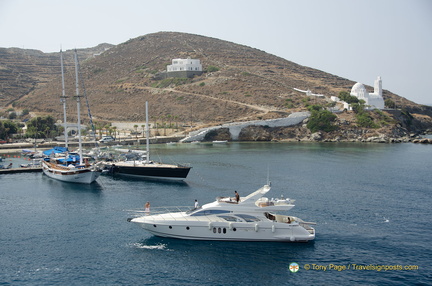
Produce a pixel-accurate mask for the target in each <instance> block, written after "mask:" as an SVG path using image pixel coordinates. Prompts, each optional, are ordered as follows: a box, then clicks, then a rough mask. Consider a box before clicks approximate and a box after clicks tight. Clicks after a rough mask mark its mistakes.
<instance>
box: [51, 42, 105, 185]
mask: <svg viewBox="0 0 432 286" xmlns="http://www.w3.org/2000/svg"><path fill="white" fill-rule="evenodd" d="M60 59H61V68H62V69H61V70H62V87H63V96H62V97H61V99H62V102H63V108H64V114H66V96H65V95H64V90H65V88H64V73H63V53H62V52H61V51H60ZM75 74H76V100H77V112H78V123H77V127H78V139H79V155H78V156H74V157H71V156H70V155H69V156H65V157H63V158H59V157H57V158H56V157H55V156H54V155H55V153H56V151H54V150H55V148H54V149H52V150H50V151H49V152H51V153H49V154H50V158H47V160H43V161H42V171H43V173H44V174H45V175H47V176H48V177H50V178H52V179H56V180H59V181H63V182H71V183H81V184H90V183H93V182H94V181H96V179H97V178H98V177H99V175H100V174H101V172H102V171H101V170H100V168H99V166H98V164H91V163H89V161H88V160H85V161H84V160H83V155H82V138H81V123H80V122H81V116H80V105H81V102H80V97H81V96H80V94H79V88H78V87H79V85H78V56H77V52H76V50H75ZM64 122H65V140H66V141H65V142H66V147H65V148H64V150H63V149H62V150H58V151H59V152H58V153H60V152H67V150H68V149H67V131H66V115H65V120H64Z"/></svg>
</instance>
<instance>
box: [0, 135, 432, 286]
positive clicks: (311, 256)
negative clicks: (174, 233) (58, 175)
mask: <svg viewBox="0 0 432 286" xmlns="http://www.w3.org/2000/svg"><path fill="white" fill-rule="evenodd" d="M152 147H153V146H152ZM153 150H154V152H153V158H154V159H157V157H158V155H159V156H160V157H161V158H162V159H163V160H164V161H165V162H181V163H183V162H188V163H191V164H192V166H193V169H192V171H191V173H190V175H189V177H188V179H187V180H186V181H185V182H184V183H161V182H147V181H142V180H132V179H121V178H111V177H100V178H99V179H98V183H96V184H93V185H91V186H84V185H74V184H67V183H62V182H57V181H54V180H52V179H49V178H47V177H46V176H43V175H42V174H10V175H0V186H1V187H0V214H1V222H0V285H330V284H332V285H334V284H340V285H352V284H361V285H371V284H373V285H430V284H431V283H432V271H431V257H432V244H431V240H432V239H431V238H432V226H431V222H430V220H431V213H432V212H431V209H432V207H431V206H432V199H431V193H432V184H431V183H432V180H431V170H432V162H431V158H432V146H426V145H415V144H395V145H388V144H368V145H364V144H296V143H292V144H291V143H290V144H282V143H236V144H228V145H226V146H212V145H181V146H165V145H161V146H154V148H153ZM268 173H269V177H270V180H271V181H272V190H271V191H270V193H268V196H270V197H272V196H273V197H279V196H280V195H281V194H284V196H285V197H290V198H294V199H296V200H297V201H296V207H295V208H294V209H293V210H292V211H291V213H292V214H293V215H296V216H299V217H300V218H303V219H304V220H306V221H316V222H317V223H318V225H317V226H316V229H317V237H316V240H315V241H314V242H313V243H308V244H296V243H294V244H293V243H249V242H247V243H246V242H245V243H243V242H197V241H182V240H175V239H162V238H157V237H154V236H151V235H150V234H149V233H147V232H145V231H144V230H142V229H140V228H139V227H138V226H136V225H134V224H131V223H128V222H127V221H126V219H127V218H128V217H129V216H130V213H129V212H128V210H130V209H137V208H142V207H143V205H144V203H145V202H146V201H150V202H151V204H152V207H156V206H173V205H190V206H193V202H194V200H195V199H198V201H199V202H200V204H204V203H207V202H211V201H213V200H214V199H215V197H216V196H220V195H222V196H229V195H232V194H233V192H234V190H237V191H238V192H239V193H240V195H243V196H244V195H247V194H249V193H250V192H252V191H255V190H256V189H258V188H260V187H261V186H262V185H263V184H264V183H265V182H266V181H267V174H268ZM292 262H296V263H298V264H299V266H300V270H299V271H298V272H296V273H291V272H290V271H289V265H290V263H292ZM354 264H356V265H360V266H362V267H364V266H369V268H371V267H375V266H376V265H386V266H391V267H393V268H392V269H395V266H399V265H400V266H402V267H405V266H412V267H411V268H414V269H415V268H418V269H416V270H388V271H385V270H384V269H382V270H381V271H377V270H364V269H363V270H361V269H360V270H359V269H357V270H355V269H353V267H354ZM308 265H309V266H310V268H311V269H310V270H306V269H305V267H306V268H307V267H308ZM331 265H335V266H339V270H341V271H338V270H336V269H329V267H330V266H331ZM324 267H327V269H326V271H324V270H323V268H324ZM343 267H347V268H348V267H350V269H344V268H343ZM318 269H319V270H318ZM396 269H398V268H396Z"/></svg>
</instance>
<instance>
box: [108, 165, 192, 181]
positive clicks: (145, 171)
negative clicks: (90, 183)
mask: <svg viewBox="0 0 432 286" xmlns="http://www.w3.org/2000/svg"><path fill="white" fill-rule="evenodd" d="M152 165H153V164H135V165H127V164H121V163H115V164H112V165H107V169H108V172H109V173H110V174H113V175H117V174H118V175H126V176H133V177H140V178H152V179H164V180H184V179H186V177H187V175H188V174H189V171H190V169H191V167H185V166H175V165H167V164H162V165H157V164H154V165H153V166H152Z"/></svg>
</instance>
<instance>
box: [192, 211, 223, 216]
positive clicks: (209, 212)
mask: <svg viewBox="0 0 432 286" xmlns="http://www.w3.org/2000/svg"><path fill="white" fill-rule="evenodd" d="M226 213H229V211H226V210H199V211H197V212H195V213H193V214H191V216H203V215H214V214H226Z"/></svg>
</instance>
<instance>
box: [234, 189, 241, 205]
mask: <svg viewBox="0 0 432 286" xmlns="http://www.w3.org/2000/svg"><path fill="white" fill-rule="evenodd" d="M234 193H235V200H236V202H237V203H239V202H240V195H239V194H238V193H237V191H234Z"/></svg>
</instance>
